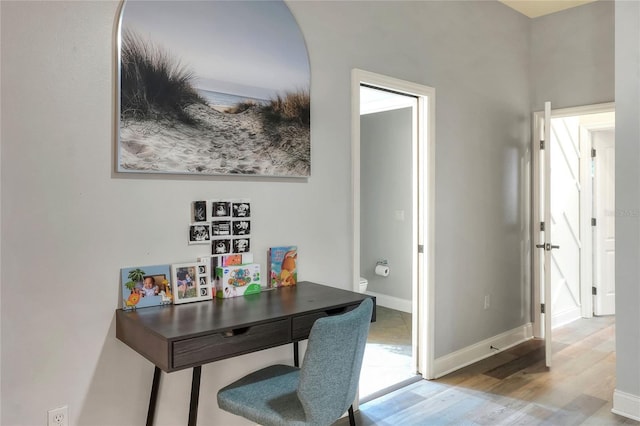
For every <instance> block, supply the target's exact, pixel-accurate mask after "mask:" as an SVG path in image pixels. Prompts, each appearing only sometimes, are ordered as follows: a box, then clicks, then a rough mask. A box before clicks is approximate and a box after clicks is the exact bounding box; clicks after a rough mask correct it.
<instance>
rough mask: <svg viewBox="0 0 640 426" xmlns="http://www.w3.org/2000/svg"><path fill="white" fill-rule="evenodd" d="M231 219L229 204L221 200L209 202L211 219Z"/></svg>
mask: <svg viewBox="0 0 640 426" xmlns="http://www.w3.org/2000/svg"><path fill="white" fill-rule="evenodd" d="M223 217H231V202H230V201H223V200H213V201H211V219H212V220H215V219H218V218H223Z"/></svg>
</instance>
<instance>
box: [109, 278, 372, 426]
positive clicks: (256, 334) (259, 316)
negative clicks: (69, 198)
mask: <svg viewBox="0 0 640 426" xmlns="http://www.w3.org/2000/svg"><path fill="white" fill-rule="evenodd" d="M366 298H372V299H373V301H374V310H373V314H372V318H371V319H372V321H375V313H376V311H375V297H371V296H367V295H364V294H360V293H355V292H352V291H347V290H342V289H338V288H333V287H328V286H324V285H320V284H314V283H311V282H300V283H298V284H297V285H296V286H292V287H280V288H277V289H273V290H267V291H263V292H262V293H259V294H254V295H248V296H241V297H234V298H230V299H217V298H216V299H214V300H213V301H206V302H196V303H187V304H181V305H168V306H156V307H151V308H142V309H138V310H128V311H124V310H122V309H117V310H116V337H117V338H118V339H119V340H121V341H122V342H124V343H125V344H127V345H128V346H129V347H131V348H132V349H133V350H135V351H136V352H138V353H139V354H140V355H142V356H144V357H145V358H147V359H148V360H149V361H151V362H152V363H153V364H154V365H155V372H154V375H153V382H152V386H151V397H150V399H149V411H148V413H147V426H151V425H152V424H153V418H154V415H155V408H156V399H157V395H158V388H159V385H160V374H161V373H160V371H161V370H164V371H166V372H167V373H170V372H172V371H178V370H183V369H185V368H193V378H192V382H191V401H190V404H189V421H188V425H189V426H195V425H196V420H197V415H198V399H199V393H200V376H201V368H202V365H203V364H207V363H210V362H214V361H219V360H221V359H226V358H231V357H235V356H238V355H243V354H247V353H250V352H256V351H260V350H263V349H268V348H272V347H275V346H280V345H285V344H289V343H293V349H294V364H295V365H296V366H298V342H299V341H300V340H304V339H306V338H308V337H309V332H310V331H311V327H312V326H313V323H314V322H315V321H316V320H317V319H319V318H322V317H326V316H330V315H338V314H342V313H344V312H347V311H350V310H352V309H354V308H356V307H357V306H358V305H359V304H360V302H362V301H363V300H364V299H366Z"/></svg>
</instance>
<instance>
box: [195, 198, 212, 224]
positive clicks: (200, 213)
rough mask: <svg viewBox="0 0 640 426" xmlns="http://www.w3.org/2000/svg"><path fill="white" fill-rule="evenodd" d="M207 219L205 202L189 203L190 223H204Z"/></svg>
mask: <svg viewBox="0 0 640 426" xmlns="http://www.w3.org/2000/svg"><path fill="white" fill-rule="evenodd" d="M208 219H209V215H208V214H207V202H206V201H194V202H193V203H191V221H192V222H206V221H207V220H208Z"/></svg>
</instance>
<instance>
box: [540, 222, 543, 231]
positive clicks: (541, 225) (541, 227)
mask: <svg viewBox="0 0 640 426" xmlns="http://www.w3.org/2000/svg"><path fill="white" fill-rule="evenodd" d="M540 230H541V231H544V222H540Z"/></svg>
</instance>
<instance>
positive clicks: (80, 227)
mask: <svg viewBox="0 0 640 426" xmlns="http://www.w3.org/2000/svg"><path fill="white" fill-rule="evenodd" d="M289 4H290V8H291V9H292V12H293V14H294V16H295V17H296V19H297V20H298V22H299V24H300V26H301V29H302V32H303V34H304V36H305V39H306V42H307V46H308V49H309V55H310V59H311V70H312V89H311V90H312V112H311V114H312V123H313V124H312V135H311V137H312V177H311V178H309V179H308V180H269V179H243V178H228V179H223V178H158V177H153V178H151V177H146V176H143V177H137V178H133V177H129V176H124V177H123V176H113V175H112V169H113V161H112V157H113V148H112V147H113V127H114V72H113V69H114V61H115V56H114V35H113V34H114V28H115V19H116V10H117V3H116V2H107V1H105V2H93V1H84V2H50V1H43V2H11V1H3V2H0V10H1V19H2V22H1V36H2V46H1V47H2V49H1V59H2V65H1V72H2V81H1V83H2V100H1V102H2V104H1V107H2V112H3V116H2V133H1V138H2V147H1V148H2V153H1V154H2V155H1V161H2V162H1V172H2V180H1V188H0V189H1V193H2V211H1V218H2V227H1V232H2V247H1V249H2V262H1V273H2V276H1V278H2V280H1V282H2V298H1V324H2V353H1V356H2V371H1V373H2V385H1V386H2V387H1V389H2V395H3V399H2V418H1V419H0V423H2V424H3V425H7V426H12V425H35V424H43V423H44V418H45V417H44V416H45V414H46V410H47V409H49V408H52V407H56V406H59V405H62V404H69V409H70V417H71V424H72V425H92V426H93V425H96V426H97V425H114V424H117V425H134V424H141V423H142V422H143V419H144V418H145V414H146V404H147V400H148V392H149V386H150V383H151V377H152V370H153V369H152V366H151V365H150V364H149V363H148V362H147V361H146V360H144V359H143V358H142V357H140V356H139V355H137V354H136V353H134V352H133V351H132V350H130V349H129V348H128V347H126V346H125V345H123V344H121V343H120V342H119V341H117V340H116V339H115V330H114V328H115V327H114V309H115V308H117V307H118V292H119V290H118V274H119V268H121V267H123V266H130V265H148V264H155V263H166V262H173V261H184V260H190V259H192V258H194V257H195V256H197V255H199V254H200V250H201V249H199V248H197V247H193V246H192V247H189V246H187V245H186V243H185V239H186V236H185V224H186V221H187V220H188V214H189V202H190V201H192V200H195V199H199V198H203V197H235V196H241V197H247V198H250V199H251V200H252V203H253V204H252V210H253V211H252V213H255V218H254V219H253V220H254V223H253V229H254V230H255V232H254V233H253V235H252V237H253V241H252V244H253V246H254V249H255V250H254V251H255V254H256V260H257V261H258V262H262V263H264V259H265V255H264V252H265V250H266V248H267V247H268V246H270V245H273V244H297V245H298V247H299V252H300V278H301V279H304V280H312V281H318V282H323V283H328V284H331V285H334V286H337V287H342V288H351V286H352V283H351V282H350V277H351V276H352V266H351V259H350V253H351V251H352V249H351V244H352V241H351V235H352V230H351V211H350V208H351V207H350V205H351V193H350V188H351V185H350V176H351V172H350V164H351V159H350V151H351V147H350V143H351V141H350V129H351V124H350V120H351V117H350V102H351V100H350V71H351V69H352V68H360V69H364V70H369V71H373V72H377V73H380V74H385V75H389V76H393V77H397V78H400V79H404V80H409V81H414V82H417V83H420V84H425V85H428V86H431V87H435V88H436V90H437V111H436V114H437V116H436V129H437V135H436V138H437V139H436V167H437V170H436V192H437V193H436V205H437V207H436V229H437V231H436V250H437V253H436V268H437V269H436V298H437V310H436V327H437V333H436V348H435V350H436V356H441V355H444V354H448V353H450V352H452V351H455V350H457V349H460V348H464V347H466V346H469V345H471V344H473V343H476V342H478V341H481V340H483V339H485V338H487V337H491V336H494V335H497V334H499V333H501V332H504V331H507V330H511V329H513V328H514V327H517V326H519V325H522V324H524V323H526V322H528V321H529V320H530V318H529V312H528V306H529V301H528V297H529V277H528V271H529V268H528V260H527V258H528V252H527V249H528V246H529V241H528V238H529V235H528V234H529V224H528V219H527V217H528V216H527V215H528V211H527V207H526V206H527V204H526V203H527V201H528V199H527V197H526V196H525V194H526V187H527V185H528V182H527V173H526V170H527V169H526V158H527V156H528V153H527V149H528V144H529V105H530V102H529V73H528V70H529V67H528V65H529V59H528V58H529V56H528V53H529V50H528V49H529V47H528V46H529V37H528V29H529V20H528V19H527V18H525V17H524V16H522V15H520V14H518V13H517V12H515V11H513V10H511V9H508V8H507V7H505V6H503V5H501V4H499V3H497V2H313V1H311V2H291V3H289ZM148 203H153V204H155V205H158V207H157V208H156V209H153V210H151V211H149V209H148V207H146V206H147V205H148ZM252 231H253V230H252ZM329 265H330V266H329ZM485 294H491V298H492V299H491V300H492V308H491V309H489V310H486V311H485V310H483V300H484V295H485ZM288 359H290V348H278V349H273V350H269V351H265V352H262V353H259V354H252V355H248V356H244V357H241V358H238V359H233V360H226V361H223V362H219V363H215V364H212V365H208V366H205V367H204V369H203V378H202V392H201V395H202V404H201V409H200V423H201V424H225V425H233V424H248V423H247V422H244V421H243V420H241V419H239V418H235V417H233V416H230V415H227V414H224V413H222V412H221V411H220V410H218V409H217V406H216V404H215V399H214V398H215V397H214V396H215V392H216V391H217V389H219V388H220V387H221V386H223V385H224V384H226V383H228V382H229V381H231V380H232V379H234V378H236V377H238V376H240V375H241V374H244V373H247V372H248V371H250V370H252V369H254V368H257V367H259V366H261V365H265V364H268V363H272V362H277V361H286V360H288ZM189 383H190V374H189V372H188V371H183V372H177V373H173V374H171V375H165V376H164V377H163V380H162V385H161V392H160V396H159V397H160V400H159V405H160V408H159V412H158V415H157V424H158V425H175V424H182V423H184V422H185V420H186V416H187V411H188V407H187V406H188V402H187V401H188V393H189Z"/></svg>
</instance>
